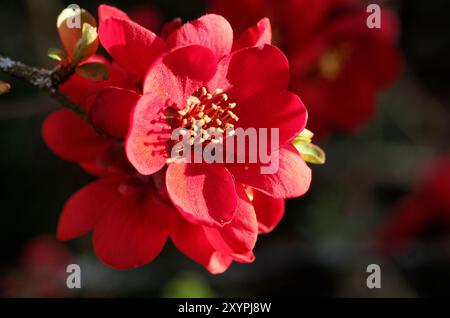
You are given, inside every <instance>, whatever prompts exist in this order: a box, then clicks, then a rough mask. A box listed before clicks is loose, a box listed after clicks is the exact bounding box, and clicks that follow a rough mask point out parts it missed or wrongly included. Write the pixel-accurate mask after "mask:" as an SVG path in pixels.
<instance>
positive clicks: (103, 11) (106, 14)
mask: <svg viewBox="0 0 450 318" xmlns="http://www.w3.org/2000/svg"><path fill="white" fill-rule="evenodd" d="M110 17H116V18H122V19H124V20H129V19H130V18H129V17H128V15H127V14H126V13H125V12H123V11H122V10H120V9H118V8H116V7H112V6H109V5H106V4H101V5H99V6H98V21H99V24H100V25H102V24H103V23H104V22H105V21H106V20H107V19H109V18H110Z"/></svg>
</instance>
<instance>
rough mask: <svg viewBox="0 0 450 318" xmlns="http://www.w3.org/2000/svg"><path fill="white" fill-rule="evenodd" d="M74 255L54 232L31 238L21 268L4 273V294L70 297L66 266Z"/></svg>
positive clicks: (0, 284)
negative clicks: (53, 235) (53, 234)
mask: <svg viewBox="0 0 450 318" xmlns="http://www.w3.org/2000/svg"><path fill="white" fill-rule="evenodd" d="M72 262H73V255H72V254H71V253H70V251H69V250H67V249H66V248H65V246H64V245H63V244H61V243H60V242H58V241H56V240H55V239H54V238H52V237H50V236H39V237H36V238H34V239H32V240H31V241H29V242H28V243H27V244H26V245H25V247H24V248H23V250H22V252H21V255H20V263H19V268H18V269H17V270H15V271H14V272H12V273H8V274H7V275H5V276H3V277H0V287H1V288H0V295H1V296H2V297H53V298H54V297H67V296H68V289H67V286H66V278H67V273H66V267H67V266H68V265H69V264H71V263H72Z"/></svg>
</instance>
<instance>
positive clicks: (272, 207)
mask: <svg viewBox="0 0 450 318" xmlns="http://www.w3.org/2000/svg"><path fill="white" fill-rule="evenodd" d="M247 192H249V195H250V196H251V198H252V205H253V207H254V208H255V212H256V218H257V219H258V231H259V233H260V234H267V233H269V232H272V231H273V229H275V227H276V226H277V225H278V224H279V223H280V221H281V219H282V218H283V216H284V210H285V204H284V199H274V198H272V197H269V196H267V195H265V194H264V193H262V192H260V191H258V190H255V189H248V190H247Z"/></svg>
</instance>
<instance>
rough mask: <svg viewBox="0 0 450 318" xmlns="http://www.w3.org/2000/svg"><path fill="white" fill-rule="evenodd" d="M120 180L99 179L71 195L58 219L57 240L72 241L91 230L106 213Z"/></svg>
mask: <svg viewBox="0 0 450 318" xmlns="http://www.w3.org/2000/svg"><path fill="white" fill-rule="evenodd" d="M120 180H121V179H101V180H98V181H95V182H92V183H90V184H88V185H87V186H85V187H84V188H82V189H81V190H79V191H78V192H77V193H75V194H74V195H72V196H71V197H70V199H69V200H68V201H67V202H66V205H65V206H64V209H63V211H62V213H61V216H60V218H59V223H58V239H59V240H62V241H66V240H72V239H74V238H77V237H79V236H82V235H84V234H87V233H88V232H90V231H91V230H93V228H94V226H95V224H96V223H97V221H98V219H99V218H100V216H101V215H102V214H103V213H104V212H107V210H106V209H107V205H108V202H109V201H110V200H111V198H112V197H114V193H116V192H117V187H118V184H119V182H120Z"/></svg>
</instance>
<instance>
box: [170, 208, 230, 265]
mask: <svg viewBox="0 0 450 318" xmlns="http://www.w3.org/2000/svg"><path fill="white" fill-rule="evenodd" d="M170 238H171V239H172V241H173V243H174V244H175V246H176V247H177V248H178V249H179V250H180V251H181V252H182V253H183V254H185V255H186V256H187V257H189V258H191V259H192V260H194V261H196V262H197V263H199V264H201V265H203V266H204V267H205V268H206V269H207V270H208V271H209V272H211V273H212V274H221V273H223V272H225V271H226V270H227V269H228V267H229V266H230V265H231V262H232V258H231V257H229V256H225V255H224V254H222V253H220V252H218V251H216V250H215V249H214V248H213V247H212V245H211V244H210V243H209V241H208V239H207V237H206V235H205V232H204V230H203V227H202V226H200V225H195V224H192V223H189V222H188V221H187V220H186V219H184V218H183V217H182V216H180V215H179V214H178V213H172V218H171V222H170Z"/></svg>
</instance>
